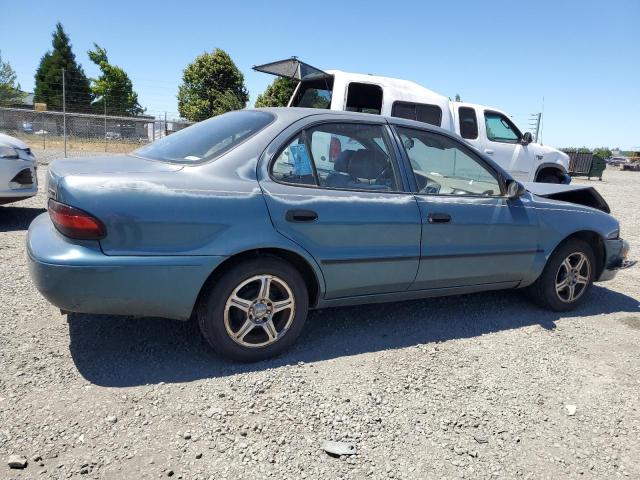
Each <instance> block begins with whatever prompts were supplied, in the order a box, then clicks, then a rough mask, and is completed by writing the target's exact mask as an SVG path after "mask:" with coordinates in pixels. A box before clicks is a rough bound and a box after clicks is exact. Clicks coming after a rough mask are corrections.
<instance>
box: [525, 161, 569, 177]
mask: <svg viewBox="0 0 640 480" xmlns="http://www.w3.org/2000/svg"><path fill="white" fill-rule="evenodd" d="M549 172H558V173H559V174H560V175H566V174H567V171H566V170H565V168H564V167H563V166H562V165H560V164H558V163H543V164H541V165H539V166H538V169H537V170H536V174H535V176H534V177H533V178H534V182H537V181H538V180H539V179H540V177H541V176H542V175H543V174H545V173H549Z"/></svg>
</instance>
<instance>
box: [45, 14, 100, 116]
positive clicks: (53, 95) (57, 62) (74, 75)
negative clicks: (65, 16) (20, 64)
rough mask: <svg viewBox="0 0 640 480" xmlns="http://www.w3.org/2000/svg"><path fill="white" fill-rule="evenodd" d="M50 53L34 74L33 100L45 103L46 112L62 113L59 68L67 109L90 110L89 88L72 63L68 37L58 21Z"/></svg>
mask: <svg viewBox="0 0 640 480" xmlns="http://www.w3.org/2000/svg"><path fill="white" fill-rule="evenodd" d="M51 43H52V46H53V50H52V51H49V52H47V53H45V54H44V56H43V57H42V59H41V60H40V66H39V67H38V70H37V71H36V86H35V90H34V92H33V93H34V101H35V102H39V103H46V104H47V108H48V109H49V110H62V69H64V72H65V73H64V75H65V84H66V103H67V110H69V111H81V112H86V111H90V110H91V100H92V96H91V88H90V86H89V79H88V78H87V76H86V75H85V74H84V70H83V69H82V66H80V65H79V64H78V63H77V62H76V56H75V55H74V53H73V51H72V50H71V43H70V42H69V36H68V35H67V34H66V33H65V31H64V29H63V27H62V24H61V23H60V22H58V23H57V24H56V29H55V31H54V32H53V41H52V42H51Z"/></svg>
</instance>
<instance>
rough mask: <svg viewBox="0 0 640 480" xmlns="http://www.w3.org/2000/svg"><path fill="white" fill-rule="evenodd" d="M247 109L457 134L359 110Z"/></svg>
mask: <svg viewBox="0 0 640 480" xmlns="http://www.w3.org/2000/svg"><path fill="white" fill-rule="evenodd" d="M249 110H255V111H266V112H271V113H273V114H274V115H275V116H276V117H277V118H278V119H279V120H281V121H284V122H295V121H296V120H300V119H302V118H306V117H310V116H313V115H322V116H324V117H325V118H327V117H329V118H331V117H334V118H335V119H336V120H338V119H339V120H361V121H363V122H366V121H372V120H375V121H378V122H380V120H381V119H382V121H383V122H387V123H389V124H390V125H401V126H405V127H410V128H419V129H422V130H431V131H433V132H437V133H442V134H445V135H447V136H450V137H454V138H457V135H455V134H452V132H451V131H449V130H445V129H443V128H440V127H437V126H435V125H431V124H430V123H424V122H418V121H417V120H408V119H405V118H400V117H387V116H385V115H378V114H375V113H360V112H347V111H344V110H328V109H321V108H302V107H266V108H254V109H249Z"/></svg>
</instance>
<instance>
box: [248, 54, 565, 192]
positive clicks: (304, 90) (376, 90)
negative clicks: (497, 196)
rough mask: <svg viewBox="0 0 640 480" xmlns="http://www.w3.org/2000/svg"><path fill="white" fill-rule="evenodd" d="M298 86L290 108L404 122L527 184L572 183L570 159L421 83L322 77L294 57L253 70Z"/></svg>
mask: <svg viewBox="0 0 640 480" xmlns="http://www.w3.org/2000/svg"><path fill="white" fill-rule="evenodd" d="M253 68H254V70H256V71H259V72H264V73H269V74H272V75H277V76H281V77H286V78H290V79H294V80H297V81H298V82H299V83H298V85H297V87H296V89H295V91H294V93H293V96H292V97H291V100H290V101H289V105H288V106H289V107H312V108H325V109H331V110H346V111H351V112H364V113H373V114H379V115H386V116H391V117H402V118H408V119H412V120H418V121H422V122H426V123H430V124H432V125H437V126H439V127H442V128H444V129H446V130H449V131H452V132H455V133H457V134H458V135H460V136H461V137H462V138H464V139H465V140H466V141H467V142H469V143H470V144H471V145H473V146H474V147H475V148H477V149H478V150H480V151H482V152H484V153H486V154H487V155H489V156H490V157H491V158H492V159H493V160H494V161H495V162H496V163H498V164H499V165H500V166H502V167H503V168H504V169H506V170H507V171H508V172H509V173H511V175H513V177H514V178H516V179H517V180H520V181H523V182H544V183H569V182H570V178H571V177H569V175H568V174H567V171H568V168H569V156H568V155H566V154H565V153H563V152H561V151H560V150H557V149H555V148H552V147H548V146H546V145H541V144H539V143H534V142H533V138H532V135H531V133H529V132H526V133H524V134H523V133H522V131H521V130H520V129H519V128H518V127H517V126H516V125H515V124H514V123H513V121H512V120H511V119H510V118H509V116H508V115H507V114H506V113H504V112H502V111H501V110H498V109H497V108H493V107H487V106H484V105H477V104H473V103H466V102H453V101H451V100H449V98H447V97H445V96H443V95H440V94H438V93H436V92H434V91H432V90H429V89H427V88H424V87H423V86H421V85H418V84H417V83H414V82H411V81H408V80H400V79H397V78H388V77H379V76H374V75H364V74H359V73H347V72H342V71H339V70H327V71H323V70H320V69H317V68H315V67H312V66H311V65H309V64H307V63H304V62H301V61H299V60H298V59H296V58H295V57H293V58H290V59H286V60H281V61H277V62H272V63H268V64H264V65H258V66H255V67H253Z"/></svg>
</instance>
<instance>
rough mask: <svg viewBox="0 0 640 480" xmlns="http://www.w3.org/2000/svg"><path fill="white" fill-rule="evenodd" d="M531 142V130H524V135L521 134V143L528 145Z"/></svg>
mask: <svg viewBox="0 0 640 480" xmlns="http://www.w3.org/2000/svg"><path fill="white" fill-rule="evenodd" d="M531 142H533V135H531V132H524V135H522V142H521V143H522V145H529V144H530V143H531Z"/></svg>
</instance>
